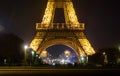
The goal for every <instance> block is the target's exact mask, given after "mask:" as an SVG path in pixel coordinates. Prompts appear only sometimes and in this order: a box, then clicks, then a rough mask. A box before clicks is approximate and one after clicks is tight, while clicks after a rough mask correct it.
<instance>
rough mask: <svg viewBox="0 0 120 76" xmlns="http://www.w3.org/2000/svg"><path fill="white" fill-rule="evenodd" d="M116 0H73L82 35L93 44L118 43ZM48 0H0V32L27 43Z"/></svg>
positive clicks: (95, 45)
mask: <svg viewBox="0 0 120 76" xmlns="http://www.w3.org/2000/svg"><path fill="white" fill-rule="evenodd" d="M118 1H119V0H73V3H74V7H75V11H76V14H77V16H78V19H79V21H80V22H84V23H85V28H86V30H85V34H86V36H87V38H88V39H89V41H90V42H91V44H92V45H93V47H95V48H102V47H108V46H113V45H116V44H118V43H120V30H119V29H120V23H119V22H120V19H119V18H120V4H119V2H118ZM46 2H47V0H0V32H1V33H2V32H6V33H14V34H16V35H17V36H19V37H20V38H22V39H23V40H24V41H25V42H26V43H30V41H31V40H32V38H33V37H34V35H35V32H36V31H35V23H38V22H41V19H42V17H43V14H44V11H45V7H46Z"/></svg>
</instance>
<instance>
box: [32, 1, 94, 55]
mask: <svg viewBox="0 0 120 76" xmlns="http://www.w3.org/2000/svg"><path fill="white" fill-rule="evenodd" d="M56 8H63V10H64V15H65V23H53V20H54V14H55V9H56ZM84 30H85V28H84V23H80V22H78V18H77V16H76V13H75V10H74V7H73V3H72V1H71V0H48V2H47V6H46V9H45V13H44V16H43V19H42V22H41V23H36V31H37V32H36V35H35V36H34V38H33V40H32V41H31V43H30V48H32V49H33V50H34V51H35V52H36V53H37V54H39V55H41V54H42V51H44V50H46V48H48V47H50V46H52V45H56V44H62V45H66V46H69V47H71V48H72V49H73V50H74V51H75V53H76V54H77V56H78V57H81V56H87V55H93V54H95V51H94V49H93V47H92V46H91V44H90V42H89V41H88V39H87V38H86V36H85V34H84V32H83V31H84Z"/></svg>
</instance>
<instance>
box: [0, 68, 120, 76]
mask: <svg viewBox="0 0 120 76" xmlns="http://www.w3.org/2000/svg"><path fill="white" fill-rule="evenodd" d="M119 73H120V69H118V68H93V69H92V68H51V67H42V68H41V69H40V67H1V68H0V75H12V76H13V75H20V76H21V75H29V76H30V75H33V76H34V75H38V76H39V75H114V74H117V75H119Z"/></svg>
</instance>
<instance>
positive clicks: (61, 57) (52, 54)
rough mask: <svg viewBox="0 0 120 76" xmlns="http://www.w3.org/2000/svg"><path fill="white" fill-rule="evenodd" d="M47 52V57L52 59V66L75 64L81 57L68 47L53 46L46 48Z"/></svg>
mask: <svg viewBox="0 0 120 76" xmlns="http://www.w3.org/2000/svg"><path fill="white" fill-rule="evenodd" d="M46 51H47V57H49V59H51V61H52V64H53V63H56V64H69V63H71V64H74V62H78V61H79V57H78V56H77V55H76V53H75V51H74V50H73V49H72V48H70V47H68V46H66V45H62V44H56V45H52V46H49V47H48V48H46ZM46 59H47V58H46Z"/></svg>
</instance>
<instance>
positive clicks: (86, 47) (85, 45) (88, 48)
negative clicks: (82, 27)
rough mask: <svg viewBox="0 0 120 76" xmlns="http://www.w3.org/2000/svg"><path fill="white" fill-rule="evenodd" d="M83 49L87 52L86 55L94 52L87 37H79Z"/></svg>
mask: <svg viewBox="0 0 120 76" xmlns="http://www.w3.org/2000/svg"><path fill="white" fill-rule="evenodd" d="M79 41H80V43H81V45H82V47H83V49H84V50H85V52H86V53H87V55H92V54H94V53H95V51H94V49H93V47H92V46H91V45H90V43H89V41H88V40H87V39H79Z"/></svg>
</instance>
